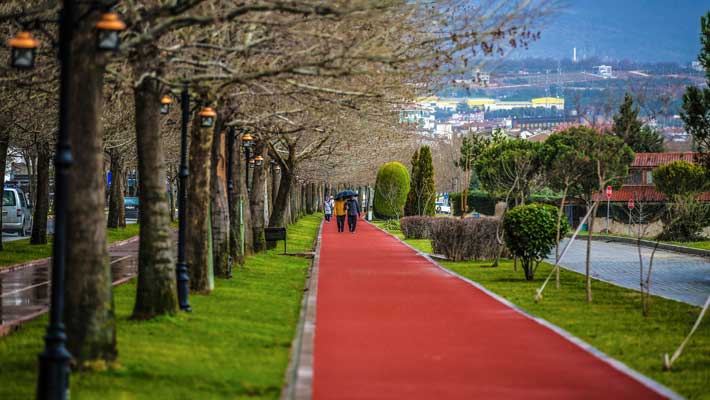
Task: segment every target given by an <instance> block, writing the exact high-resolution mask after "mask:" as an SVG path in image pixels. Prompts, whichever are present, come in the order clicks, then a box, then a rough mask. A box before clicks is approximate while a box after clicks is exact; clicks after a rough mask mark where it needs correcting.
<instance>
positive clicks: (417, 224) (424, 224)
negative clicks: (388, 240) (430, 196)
mask: <svg viewBox="0 0 710 400" xmlns="http://www.w3.org/2000/svg"><path fill="white" fill-rule="evenodd" d="M432 219H433V218H432V217H419V216H412V217H404V218H401V219H400V220H399V227H400V229H401V231H402V234H404V237H405V239H428V238H429V225H430V224H431V221H432Z"/></svg>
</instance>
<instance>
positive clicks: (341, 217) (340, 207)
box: [334, 198, 347, 232]
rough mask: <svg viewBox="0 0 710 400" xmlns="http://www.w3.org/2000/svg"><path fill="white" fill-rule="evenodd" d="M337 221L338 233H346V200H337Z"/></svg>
mask: <svg viewBox="0 0 710 400" xmlns="http://www.w3.org/2000/svg"><path fill="white" fill-rule="evenodd" d="M334 208H335V210H334V211H335V219H336V221H337V222H338V232H344V231H345V214H347V210H346V209H345V199H343V198H339V199H336V200H335V207H334Z"/></svg>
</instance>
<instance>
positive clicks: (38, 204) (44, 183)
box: [30, 142, 52, 244]
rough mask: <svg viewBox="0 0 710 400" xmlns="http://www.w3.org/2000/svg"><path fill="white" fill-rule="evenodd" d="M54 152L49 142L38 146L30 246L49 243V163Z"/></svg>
mask: <svg viewBox="0 0 710 400" xmlns="http://www.w3.org/2000/svg"><path fill="white" fill-rule="evenodd" d="M51 157H52V150H51V147H50V144H49V143H48V142H45V143H39V144H38V145H37V186H36V187H35V188H36V193H35V194H36V200H35V203H34V215H33V217H32V237H31V238H30V244H45V243H47V216H48V215H49V162H50V160H51Z"/></svg>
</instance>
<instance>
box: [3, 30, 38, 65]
mask: <svg viewBox="0 0 710 400" xmlns="http://www.w3.org/2000/svg"><path fill="white" fill-rule="evenodd" d="M7 44H8V46H10V49H11V50H12V51H11V56H10V64H11V65H12V66H13V67H14V68H19V69H32V68H34V66H35V56H36V54H37V48H38V47H39V41H38V40H37V39H35V38H34V37H32V34H31V33H29V32H18V33H17V35H15V37H14V38H12V39H10V40H8V41H7Z"/></svg>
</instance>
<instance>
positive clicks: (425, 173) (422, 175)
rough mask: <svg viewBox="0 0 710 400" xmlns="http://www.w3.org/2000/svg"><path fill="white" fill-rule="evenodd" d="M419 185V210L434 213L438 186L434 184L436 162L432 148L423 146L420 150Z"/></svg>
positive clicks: (422, 213) (422, 212)
mask: <svg viewBox="0 0 710 400" xmlns="http://www.w3.org/2000/svg"><path fill="white" fill-rule="evenodd" d="M417 172H418V173H419V185H420V187H419V188H418V189H419V191H420V195H419V199H418V200H419V201H418V203H419V204H418V206H419V207H418V208H417V212H418V214H420V215H434V213H435V211H436V188H435V186H434V163H433V162H432V159H431V148H429V146H422V148H421V149H420V150H419V168H418V171H417Z"/></svg>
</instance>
